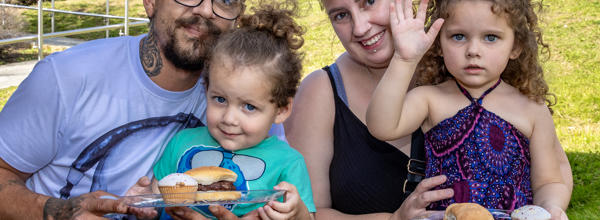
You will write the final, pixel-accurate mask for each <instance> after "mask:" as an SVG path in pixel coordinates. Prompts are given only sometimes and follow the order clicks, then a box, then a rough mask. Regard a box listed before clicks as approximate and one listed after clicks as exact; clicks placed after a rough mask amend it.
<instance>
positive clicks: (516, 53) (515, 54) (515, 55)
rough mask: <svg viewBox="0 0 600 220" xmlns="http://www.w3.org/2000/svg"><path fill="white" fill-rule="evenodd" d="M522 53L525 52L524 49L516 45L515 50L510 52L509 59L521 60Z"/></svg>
mask: <svg viewBox="0 0 600 220" xmlns="http://www.w3.org/2000/svg"><path fill="white" fill-rule="evenodd" d="M522 51H523V48H521V47H520V46H518V45H514V46H513V49H512V50H511V51H510V54H509V55H508V58H510V59H511V60H514V59H517V58H519V56H521V52H522Z"/></svg>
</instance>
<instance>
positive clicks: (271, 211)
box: [263, 205, 291, 219]
mask: <svg viewBox="0 0 600 220" xmlns="http://www.w3.org/2000/svg"><path fill="white" fill-rule="evenodd" d="M263 210H264V211H265V213H266V214H267V216H268V217H269V219H289V218H290V217H291V216H290V213H285V214H284V213H280V212H277V211H275V210H274V209H273V208H271V206H268V205H266V206H263Z"/></svg>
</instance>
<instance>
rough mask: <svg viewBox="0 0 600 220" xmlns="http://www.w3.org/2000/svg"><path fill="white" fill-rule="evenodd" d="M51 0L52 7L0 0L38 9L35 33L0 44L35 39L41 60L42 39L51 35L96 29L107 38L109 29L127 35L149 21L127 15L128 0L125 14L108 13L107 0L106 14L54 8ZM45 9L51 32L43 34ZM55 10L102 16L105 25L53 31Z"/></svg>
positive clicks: (11, 5)
mask: <svg viewBox="0 0 600 220" xmlns="http://www.w3.org/2000/svg"><path fill="white" fill-rule="evenodd" d="M51 1H52V3H51V5H52V6H51V7H52V8H43V7H42V0H38V1H37V2H38V3H37V7H33V6H23V5H15V4H6V0H2V3H0V7H12V8H21V9H30V10H37V11H38V18H37V20H38V25H37V34H35V35H28V36H22V37H15V38H8V39H3V40H0V45H5V44H12V43H18V42H25V41H32V40H37V47H38V60H41V59H42V58H44V53H43V52H44V47H43V45H44V39H47V38H53V37H63V36H70V35H75V34H84V33H90V32H96V31H103V30H105V31H106V37H107V38H108V37H109V30H114V29H122V30H124V31H123V35H129V27H136V26H142V25H146V24H147V23H148V22H149V20H148V19H147V18H135V17H129V0H125V16H115V15H110V14H109V0H106V14H95V13H85V12H75V11H65V10H57V9H54V0H51ZM45 11H47V12H51V14H50V16H51V19H50V22H51V33H47V34H44V28H43V27H44V20H43V12H45ZM55 12H56V13H65V14H74V15H83V16H92V17H103V18H104V20H105V25H104V26H96V27H90V28H80V29H75V30H68V31H60V32H54V13H55ZM110 18H113V19H123V23H120V24H110V22H109V19H110ZM2 19H4V18H2ZM129 20H133V21H134V22H129Z"/></svg>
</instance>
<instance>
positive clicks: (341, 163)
mask: <svg viewBox="0 0 600 220" xmlns="http://www.w3.org/2000/svg"><path fill="white" fill-rule="evenodd" d="M322 3H323V6H324V8H325V10H326V12H327V14H328V16H329V19H330V21H331V24H332V26H333V29H334V30H335V33H336V35H337V36H338V38H339V39H340V41H341V43H342V45H343V46H344V48H345V49H346V52H345V53H343V54H342V55H340V56H339V57H338V58H337V60H336V61H335V63H334V64H332V65H331V66H329V68H325V69H326V70H316V71H314V72H313V73H311V74H310V75H309V76H307V77H306V78H305V79H304V81H303V82H302V84H301V85H300V88H299V90H298V93H297V95H296V98H295V101H294V102H295V103H294V109H293V111H292V116H291V117H290V118H289V119H288V120H287V121H286V122H285V124H284V126H285V130H286V136H287V138H288V141H289V143H290V145H291V146H293V147H295V148H296V149H298V151H300V152H301V153H302V154H303V155H304V158H305V160H306V164H307V166H308V170H309V175H310V177H311V182H312V188H313V194H314V202H315V205H316V206H317V215H316V217H317V219H319V218H323V219H352V218H355V219H411V218H414V217H417V216H420V215H423V214H427V212H426V211H425V207H426V206H427V205H428V204H429V203H430V202H433V201H437V200H441V199H446V198H450V197H452V196H453V191H452V190H451V189H445V190H432V191H430V189H432V188H433V187H435V186H437V185H439V184H441V183H443V182H444V181H445V177H443V176H438V177H433V178H430V179H425V180H423V181H422V182H421V183H420V184H419V185H418V186H417V188H416V190H415V191H414V192H413V193H412V194H410V196H408V197H406V198H404V196H403V190H402V188H403V183H404V180H405V179H406V173H407V171H406V165H407V163H408V156H407V155H410V137H405V138H402V139H399V140H395V141H391V142H381V141H379V140H376V139H375V138H374V137H373V136H371V135H370V134H369V133H368V130H367V128H366V126H365V116H366V109H367V106H368V103H369V101H370V100H371V95H372V92H373V90H374V89H375V87H376V86H377V83H378V82H379V80H380V79H381V77H382V75H383V73H384V72H385V70H386V68H387V65H388V63H389V61H390V59H391V57H392V56H393V53H394V48H393V42H392V37H391V31H390V29H389V4H390V0H322ZM328 71H329V72H331V74H329V73H328ZM419 147H422V146H419ZM556 150H557V152H559V154H558V155H560V158H559V161H561V171H562V173H563V177H564V178H565V180H568V181H567V182H568V183H570V185H571V187H572V177H571V169H570V166H569V164H568V161H567V158H566V155H565V153H564V151H563V150H562V148H561V147H560V146H556Z"/></svg>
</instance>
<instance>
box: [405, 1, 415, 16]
mask: <svg viewBox="0 0 600 220" xmlns="http://www.w3.org/2000/svg"><path fill="white" fill-rule="evenodd" d="M403 1H404V5H403V9H404V19H406V20H409V19H413V8H412V0H403Z"/></svg>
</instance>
